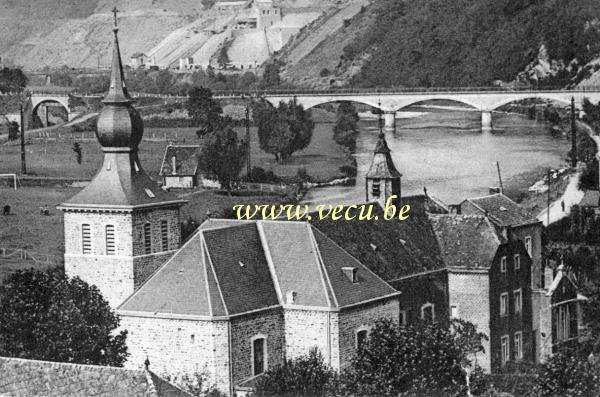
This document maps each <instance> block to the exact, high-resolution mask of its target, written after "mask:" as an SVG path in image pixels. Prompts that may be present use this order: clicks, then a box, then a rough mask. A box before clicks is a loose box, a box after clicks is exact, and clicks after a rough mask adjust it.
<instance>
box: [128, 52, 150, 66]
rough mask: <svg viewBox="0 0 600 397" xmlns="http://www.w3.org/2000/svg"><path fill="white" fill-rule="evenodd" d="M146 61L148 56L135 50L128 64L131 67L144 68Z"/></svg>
mask: <svg viewBox="0 0 600 397" xmlns="http://www.w3.org/2000/svg"><path fill="white" fill-rule="evenodd" d="M147 63H148V56H147V55H146V54H144V53H141V52H136V53H135V54H133V55H132V56H131V58H129V66H131V67H132V68H133V69H138V68H144V67H146V64H147Z"/></svg>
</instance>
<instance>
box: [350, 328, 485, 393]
mask: <svg viewBox="0 0 600 397" xmlns="http://www.w3.org/2000/svg"><path fill="white" fill-rule="evenodd" d="M465 324H467V323H463V325H462V326H461V327H455V328H454V331H452V330H451V329H450V328H449V327H448V326H447V324H446V325H444V324H441V323H419V324H415V325H409V326H406V327H399V326H398V325H397V324H396V323H394V322H393V321H390V320H387V319H386V320H379V321H378V322H377V323H376V324H375V326H374V327H373V329H372V330H371V333H370V335H369V337H368V339H367V341H366V343H365V344H364V345H363V346H362V347H361V348H359V350H358V352H357V355H356V357H355V358H354V359H353V361H352V364H351V366H350V368H349V370H348V371H347V373H345V376H344V379H345V380H344V383H345V386H346V387H347V388H348V389H349V390H354V391H355V392H356V393H357V394H358V395H378V396H397V395H399V394H401V393H407V392H411V393H414V392H417V394H420V395H424V394H426V393H427V392H431V391H436V392H439V393H440V394H441V395H453V394H456V393H459V392H464V391H465V377H464V374H463V369H462V367H464V366H465V364H466V362H467V361H468V360H469V358H468V357H469V354H471V353H472V351H471V349H472V348H473V346H475V345H476V344H477V343H475V340H476V339H477V338H476V337H479V344H480V343H481V339H483V338H485V336H484V335H483V334H478V333H476V332H475V333H474V334H473V335H470V336H469V337H468V338H466V337H465V336H464V334H462V330H465V329H468V330H469V332H470V330H471V329H473V330H474V326H472V325H468V326H467V325H465ZM465 338H466V339H465ZM461 339H462V341H461ZM467 339H468V340H469V343H468V344H466V343H465V340H467Z"/></svg>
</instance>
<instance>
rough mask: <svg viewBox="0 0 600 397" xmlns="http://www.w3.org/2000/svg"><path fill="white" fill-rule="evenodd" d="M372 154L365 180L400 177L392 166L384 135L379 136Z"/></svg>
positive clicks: (392, 162)
mask: <svg viewBox="0 0 600 397" xmlns="http://www.w3.org/2000/svg"><path fill="white" fill-rule="evenodd" d="M374 153H375V154H374V155H373V160H372V161H371V166H370V167H369V171H368V172H367V178H379V179H383V178H400V177H401V176H402V175H401V174H400V172H398V170H397V169H396V166H395V165H394V161H393V160H392V156H391V154H390V149H389V147H388V145H387V142H386V140H385V135H384V134H379V140H378V141H377V145H376V146H375V152H374Z"/></svg>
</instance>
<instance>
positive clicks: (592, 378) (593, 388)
mask: <svg viewBox="0 0 600 397" xmlns="http://www.w3.org/2000/svg"><path fill="white" fill-rule="evenodd" d="M599 369H600V368H599V367H598V365H597V364H596V365H594V364H591V363H589V362H588V360H587V358H586V357H585V356H583V355H581V354H578V353H576V352H572V351H567V350H562V351H559V352H557V353H556V354H554V355H553V356H552V357H551V358H550V359H549V360H548V361H547V362H546V363H544V364H541V365H540V366H539V367H538V368H537V370H536V373H535V387H534V390H533V395H535V396H540V397H562V396H598V395H600V376H599V373H600V372H599Z"/></svg>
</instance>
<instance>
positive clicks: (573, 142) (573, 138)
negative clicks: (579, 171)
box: [571, 97, 577, 168]
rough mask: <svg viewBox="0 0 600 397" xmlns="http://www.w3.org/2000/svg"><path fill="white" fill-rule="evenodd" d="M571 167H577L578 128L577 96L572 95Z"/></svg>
mask: <svg viewBox="0 0 600 397" xmlns="http://www.w3.org/2000/svg"><path fill="white" fill-rule="evenodd" d="M571 167H573V168H575V167H577V128H575V97H571Z"/></svg>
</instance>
